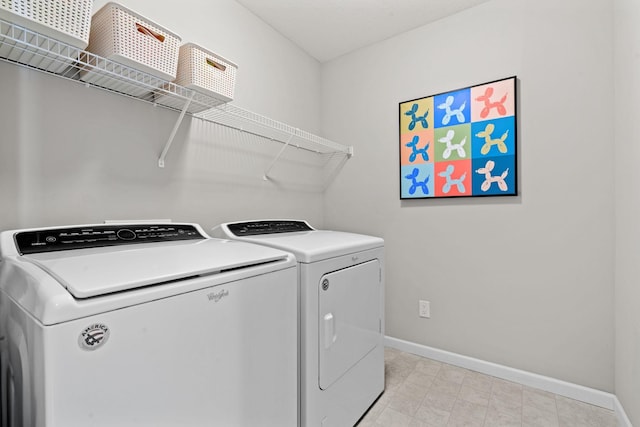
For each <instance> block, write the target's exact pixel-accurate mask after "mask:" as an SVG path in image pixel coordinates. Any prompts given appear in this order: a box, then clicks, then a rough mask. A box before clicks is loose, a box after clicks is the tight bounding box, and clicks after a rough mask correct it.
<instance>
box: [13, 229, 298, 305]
mask: <svg viewBox="0 0 640 427" xmlns="http://www.w3.org/2000/svg"><path fill="white" fill-rule="evenodd" d="M286 257H287V255H286V254H284V253H282V252H280V251H274V250H272V249H270V248H266V247H260V246H256V245H249V244H245V243H242V242H237V241H228V240H218V239H206V240H198V241H179V242H171V243H156V244H154V243H149V244H141V245H131V246H119V247H111V248H92V249H80V250H70V251H60V252H48V253H38V254H32V255H24V256H23V257H22V258H23V259H25V260H28V261H30V262H32V263H34V264H36V265H37V266H39V267H40V268H42V269H43V270H45V271H46V272H47V273H49V274H50V275H51V276H53V277H54V278H55V279H56V280H57V281H58V282H60V283H61V284H62V285H63V286H64V287H65V288H67V290H68V291H69V292H70V293H71V294H72V295H73V296H74V297H76V298H90V297H96V296H100V295H105V294H110V293H113V292H120V291H126V290H130V289H135V288H140V287H143V286H150V285H157V284H161V283H166V282H169V281H174V280H180V279H186V278H191V277H194V276H200V275H210V274H216V273H220V272H224V271H227V270H231V269H238V268H242V267H248V266H254V265H257V264H264V263H268V262H272V261H276V260H281V259H285V258H286Z"/></svg>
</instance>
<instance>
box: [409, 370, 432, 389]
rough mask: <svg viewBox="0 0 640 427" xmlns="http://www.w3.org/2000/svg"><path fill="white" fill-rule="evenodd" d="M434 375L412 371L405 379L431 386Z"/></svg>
mask: <svg viewBox="0 0 640 427" xmlns="http://www.w3.org/2000/svg"><path fill="white" fill-rule="evenodd" d="M435 378H436V377H434V376H432V375H428V374H423V373H422V372H418V371H417V370H416V371H413V372H411V373H410V374H409V375H408V376H407V378H406V381H407V382H410V383H414V384H420V385H423V386H425V387H431V385H432V384H433V381H434V380H435Z"/></svg>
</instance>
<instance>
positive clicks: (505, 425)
mask: <svg viewBox="0 0 640 427" xmlns="http://www.w3.org/2000/svg"><path fill="white" fill-rule="evenodd" d="M521 426H522V416H521V415H509V414H504V413H502V412H498V411H496V410H495V408H491V407H490V408H489V410H488V411H487V416H486V418H485V420H484V427H521Z"/></svg>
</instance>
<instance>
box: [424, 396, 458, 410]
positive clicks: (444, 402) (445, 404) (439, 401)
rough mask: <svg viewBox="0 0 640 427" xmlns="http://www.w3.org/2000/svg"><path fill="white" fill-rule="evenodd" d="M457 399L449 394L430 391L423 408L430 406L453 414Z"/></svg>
mask: <svg viewBox="0 0 640 427" xmlns="http://www.w3.org/2000/svg"><path fill="white" fill-rule="evenodd" d="M456 400H457V397H456V396H452V395H449V394H442V393H438V392H434V391H429V393H427V396H426V397H425V398H424V400H423V401H422V406H430V407H432V408H438V409H442V410H443V411H447V412H451V410H452V409H453V405H454V404H455V403H456Z"/></svg>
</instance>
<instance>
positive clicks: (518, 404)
mask: <svg viewBox="0 0 640 427" xmlns="http://www.w3.org/2000/svg"><path fill="white" fill-rule="evenodd" d="M491 409H493V410H495V411H496V412H500V413H503V414H507V415H509V416H512V417H518V418H519V419H522V398H521V397H520V396H518V395H510V394H498V393H492V394H491V398H490V399H489V410H491Z"/></svg>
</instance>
